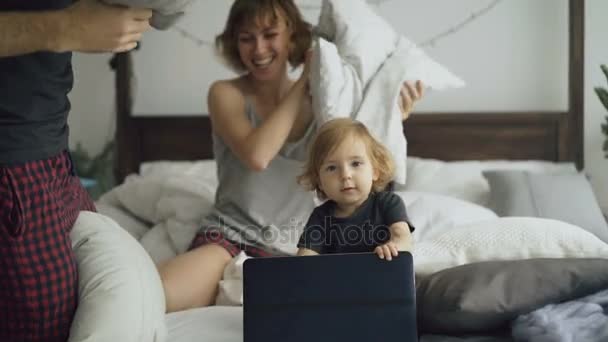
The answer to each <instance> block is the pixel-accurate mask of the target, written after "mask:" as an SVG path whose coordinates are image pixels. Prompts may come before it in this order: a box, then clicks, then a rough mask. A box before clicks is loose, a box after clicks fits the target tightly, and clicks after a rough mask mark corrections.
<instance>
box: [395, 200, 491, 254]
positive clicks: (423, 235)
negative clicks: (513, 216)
mask: <svg viewBox="0 0 608 342" xmlns="http://www.w3.org/2000/svg"><path fill="white" fill-rule="evenodd" d="M395 193H396V194H398V195H399V196H401V198H402V199H403V202H404V203H405V205H406V208H407V215H408V217H409V219H410V221H411V223H412V225H414V227H416V230H415V231H414V233H413V237H414V241H416V242H420V241H423V240H426V239H429V238H432V237H433V236H435V235H438V234H441V233H444V232H446V231H448V230H451V229H452V228H453V227H456V226H460V225H464V224H469V223H473V222H478V221H485V220H491V219H495V218H497V217H498V216H497V215H496V214H495V213H494V212H493V211H492V210H490V209H488V208H484V207H482V206H480V205H477V204H475V203H471V202H467V201H463V200H459V199H457V198H453V197H449V196H443V195H437V194H431V193H424V192H415V191H397V192H395Z"/></svg>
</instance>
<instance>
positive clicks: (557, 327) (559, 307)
mask: <svg viewBox="0 0 608 342" xmlns="http://www.w3.org/2000/svg"><path fill="white" fill-rule="evenodd" d="M512 328H513V337H514V339H515V340H516V341H534V342H537V341H538V342H571V341H576V342H585V341H589V342H592V341H608V289H606V290H603V291H600V292H597V293H594V294H592V295H589V296H586V297H583V298H579V299H575V300H571V301H568V302H564V303H560V304H549V305H546V306H544V307H542V308H540V309H538V310H535V311H533V312H531V313H528V314H525V315H521V316H519V317H518V318H517V319H516V320H515V321H514V322H513V325H512Z"/></svg>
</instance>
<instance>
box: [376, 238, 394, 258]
mask: <svg viewBox="0 0 608 342" xmlns="http://www.w3.org/2000/svg"><path fill="white" fill-rule="evenodd" d="M374 253H376V254H377V255H378V257H379V258H380V259H386V260H387V261H391V260H393V257H396V256H397V255H399V251H398V250H397V245H396V244H395V243H394V242H392V241H389V242H387V243H385V244H384V245H380V246H378V247H376V248H375V249H374Z"/></svg>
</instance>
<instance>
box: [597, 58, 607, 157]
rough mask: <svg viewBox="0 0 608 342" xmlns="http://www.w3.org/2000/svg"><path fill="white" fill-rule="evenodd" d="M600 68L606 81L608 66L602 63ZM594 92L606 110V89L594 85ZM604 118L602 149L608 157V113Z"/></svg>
mask: <svg viewBox="0 0 608 342" xmlns="http://www.w3.org/2000/svg"><path fill="white" fill-rule="evenodd" d="M600 68H601V69H602V72H603V73H604V76H606V81H608V67H607V66H606V65H605V64H602V65H601V66H600ZM595 93H596V94H597V96H598V97H599V99H600V101H601V102H602V104H603V105H604V108H606V111H608V90H607V89H606V88H602V87H595ZM605 118H606V122H605V123H603V124H602V132H603V133H604V135H605V136H606V137H605V138H604V146H603V150H604V154H605V155H604V157H606V158H608V115H606V117H605Z"/></svg>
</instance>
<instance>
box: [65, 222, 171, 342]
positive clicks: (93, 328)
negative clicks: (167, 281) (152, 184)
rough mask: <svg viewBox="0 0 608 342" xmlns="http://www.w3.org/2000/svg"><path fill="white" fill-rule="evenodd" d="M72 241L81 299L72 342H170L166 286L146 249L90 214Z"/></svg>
mask: <svg viewBox="0 0 608 342" xmlns="http://www.w3.org/2000/svg"><path fill="white" fill-rule="evenodd" d="M71 238H72V246H73V249H74V254H75V257H76V262H77V264H78V275H79V280H78V282H79V284H78V290H79V300H78V308H77V310H76V315H75V316H74V321H73V322H72V327H71V330H70V338H69V340H68V341H69V342H85V341H87V342H92V341H95V342H117V341H132V342H162V341H164V340H165V339H166V336H167V329H166V326H165V310H166V307H165V296H164V291H163V286H162V282H161V279H160V276H159V274H158V272H157V270H156V267H155V266H154V263H153V262H152V260H151V259H150V256H149V255H148V253H146V251H144V249H143V248H142V247H141V245H140V244H139V243H138V242H137V241H135V239H133V237H131V235H129V234H128V233H127V232H126V231H125V230H124V229H122V228H121V227H120V226H118V225H117V224H116V222H114V221H112V220H111V219H110V218H107V217H105V216H103V215H100V214H97V213H93V212H86V211H83V212H81V213H80V215H79V216H78V219H77V220H76V223H75V224H74V228H73V229H72V232H71Z"/></svg>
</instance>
